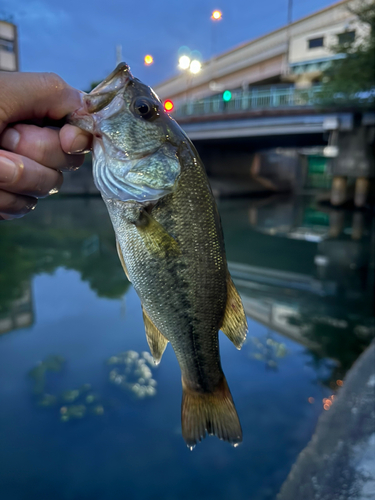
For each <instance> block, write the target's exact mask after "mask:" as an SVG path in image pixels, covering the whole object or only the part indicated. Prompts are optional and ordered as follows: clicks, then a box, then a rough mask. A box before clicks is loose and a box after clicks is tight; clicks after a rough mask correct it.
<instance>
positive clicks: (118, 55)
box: [116, 45, 122, 64]
mask: <svg viewBox="0 0 375 500" xmlns="http://www.w3.org/2000/svg"><path fill="white" fill-rule="evenodd" d="M120 62H122V45H116V64H120Z"/></svg>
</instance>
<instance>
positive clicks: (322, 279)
mask: <svg viewBox="0 0 375 500" xmlns="http://www.w3.org/2000/svg"><path fill="white" fill-rule="evenodd" d="M219 209H220V212H221V216H222V221H223V227H224V233H225V240H226V248H227V256H228V260H229V261H230V263H231V271H232V274H233V277H234V279H235V281H236V283H237V285H238V288H239V290H240V292H241V294H242V297H243V301H244V305H245V309H246V312H247V314H248V318H249V338H248V341H247V343H246V344H245V345H244V347H243V348H242V350H241V351H237V350H236V349H235V348H234V347H233V346H232V345H231V344H230V342H229V341H228V340H227V339H226V338H225V337H224V336H220V342H221V356H222V364H223V368H224V371H225V373H226V376H227V379H228V382H229V385H230V388H231V391H232V394H233V397H234V400H235V403H236V407H237V410H238V413H239V416H240V419H241V423H242V427H243V434H244V442H243V444H242V445H241V446H239V447H238V448H237V449H233V448H232V447H230V446H229V445H227V444H226V443H222V442H220V441H219V440H217V439H214V438H207V439H206V440H205V441H204V442H203V443H201V444H200V445H199V446H197V447H196V448H195V450H194V452H192V453H190V452H189V450H187V448H186V446H185V444H184V442H183V440H182V437H181V431H180V401H181V382H180V370H179V367H178V364H177V361H176V358H175V356H174V354H173V352H172V350H171V348H170V346H169V347H168V348H167V350H166V352H165V354H164V356H163V360H162V362H161V364H160V365H159V366H158V367H157V368H151V366H149V368H147V366H148V365H147V355H144V354H142V353H144V352H148V347H147V342H146V338H145V333H144V327H143V322H142V313H141V308H140V303H139V299H138V297H137V296H136V294H135V292H134V290H133V288H132V287H131V285H129V283H128V281H127V280H126V278H125V276H124V274H123V271H122V269H121V266H120V263H119V261H118V258H117V254H116V249H115V244H114V236H113V231H112V228H111V226H110V223H109V219H108V216H107V214H106V210H105V207H104V205H103V203H102V202H101V200H100V199H96V198H88V199H84V198H82V199H80V198H74V199H57V200H50V201H43V203H41V204H40V206H39V207H38V210H36V211H35V212H34V213H33V214H31V215H30V216H28V217H27V218H25V219H24V220H20V221H14V222H12V223H6V224H2V226H1V228H0V231H1V233H0V234H1V238H0V263H1V270H0V276H1V278H0V280H1V281H0V332H1V336H0V359H1V363H0V401H1V406H0V450H1V451H0V496H1V499H2V500H18V499H24V498H25V499H26V498H27V499H28V500H30V499H32V500H33V499H34V498H35V499H36V498H38V499H40V498H53V499H56V500H60V499H61V500H67V499H76V498H77V499H78V498H79V499H90V500H95V499H100V500H102V499H103V500H104V499H105V500H106V499H115V498H122V497H124V496H126V497H127V498H137V499H149V498H151V497H153V498H155V499H158V498H163V499H176V498H178V499H190V498H193V497H194V498H197V499H210V498H215V499H228V498H236V499H238V500H241V499H245V498H246V499H247V498H252V499H254V500H267V499H273V498H274V497H275V495H276V493H277V492H278V491H279V489H280V487H281V484H282V483H283V481H284V480H285V478H286V476H287V474H288V472H289V470H290V468H291V466H292V464H293V463H294V461H295V460H296V458H297V456H298V453H299V452H300V451H301V450H302V449H303V448H304V447H305V446H306V444H307V442H308V441H309V439H310V438H311V435H312V433H313V430H314V427H315V425H316V421H317V418H318V416H319V414H320V413H321V412H322V411H324V410H323V405H324V404H325V405H327V406H330V405H329V404H328V403H327V401H328V400H330V401H332V399H331V397H332V395H334V394H335V393H336V391H337V388H338V386H339V385H340V383H341V380H342V378H343V377H344V375H345V372H346V371H347V370H348V369H349V368H350V366H351V364H352V363H353V362H354V360H355V359H356V357H357V356H358V355H359V354H360V352H361V351H362V350H363V349H364V347H365V346H366V345H367V344H368V343H369V341H370V339H371V337H372V336H373V334H374V331H373V323H372V312H373V311H372V297H371V290H372V288H373V282H372V281H371V280H372V275H373V269H371V265H370V264H371V262H372V263H373V261H371V258H370V239H371V234H370V222H371V221H369V219H368V215H366V213H365V212H355V213H353V212H344V211H332V210H329V209H327V208H322V207H316V205H315V204H314V202H313V201H312V200H310V199H297V200H295V199H294V200H293V199H287V198H278V199H273V200H264V199H262V200H260V199H259V200H255V201H249V200H234V201H233V200H232V201H225V202H220V204H219ZM372 258H373V257H372ZM130 352H131V353H133V354H129V353H130ZM134 353H135V354H134ZM53 356H54V357H53ZM129 356H130V358H131V359H133V358H134V362H133V361H126V362H125V360H129V359H130V358H129ZM135 358H136V359H137V360H138V361H137V362H135ZM59 359H60V361H61V362H60V364H59V363H58V360H59ZM140 359H143V360H144V362H141V363H140V365H139V360H140ZM43 363H44V364H43ZM56 363H57V364H56ZM114 369H116V370H117V371H116V373H115V372H113V370H114ZM30 372H31V373H30ZM149 372H151V376H150V373H149ZM111 373H112V375H111ZM111 377H112V380H111ZM116 377H117V381H120V383H114V380H115V379H116ZM122 377H124V378H122ZM120 379H121V380H120ZM151 380H152V381H154V382H152V383H151ZM38 384H39V386H38ZM136 384H138V386H136ZM134 388H135V389H136V390H134ZM140 388H142V389H141V392H142V391H144V390H146V391H149V392H150V397H139V389H140ZM152 388H154V389H155V390H152ZM137 391H138V393H137ZM151 392H152V394H151ZM142 394H143V392H142ZM137 396H138V397H137ZM323 400H324V401H323ZM65 416H68V417H69V418H62V417H65Z"/></svg>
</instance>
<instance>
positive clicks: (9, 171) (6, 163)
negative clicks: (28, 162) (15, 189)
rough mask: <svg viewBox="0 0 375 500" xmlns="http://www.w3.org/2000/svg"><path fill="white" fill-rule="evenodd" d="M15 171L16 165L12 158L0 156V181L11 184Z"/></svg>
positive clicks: (15, 174)
mask: <svg viewBox="0 0 375 500" xmlns="http://www.w3.org/2000/svg"><path fill="white" fill-rule="evenodd" d="M17 172H18V167H17V165H16V164H15V163H14V162H13V161H12V160H10V159H9V158H6V157H5V156H0V182H2V183H4V184H12V182H13V181H14V179H15V178H16V176H17Z"/></svg>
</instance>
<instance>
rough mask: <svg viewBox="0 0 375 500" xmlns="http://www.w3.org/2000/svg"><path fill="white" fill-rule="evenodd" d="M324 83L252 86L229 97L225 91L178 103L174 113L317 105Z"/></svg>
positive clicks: (196, 114)
mask: <svg viewBox="0 0 375 500" xmlns="http://www.w3.org/2000/svg"><path fill="white" fill-rule="evenodd" d="M322 95H323V92H322V86H321V85H315V86H313V87H310V88H309V89H296V88H294V87H288V88H281V89H280V88H268V89H262V88H253V89H250V90H246V91H244V90H235V91H232V97H231V99H230V100H229V101H227V102H225V101H224V100H223V96H222V94H220V95H215V96H211V97H206V98H204V99H201V100H199V101H188V102H186V103H184V104H181V105H180V106H179V107H177V109H176V111H175V113H174V116H176V117H184V116H202V115H211V114H223V113H235V112H241V111H250V110H253V109H262V108H284V107H286V108H289V107H296V106H315V105H316V104H317V103H318V102H319V100H320V98H321V97H322Z"/></svg>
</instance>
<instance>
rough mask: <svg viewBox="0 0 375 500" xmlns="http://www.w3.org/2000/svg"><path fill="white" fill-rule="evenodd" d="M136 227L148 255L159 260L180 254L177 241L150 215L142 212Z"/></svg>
mask: <svg viewBox="0 0 375 500" xmlns="http://www.w3.org/2000/svg"><path fill="white" fill-rule="evenodd" d="M136 226H137V229H138V231H139V234H140V236H141V237H142V239H143V241H144V244H145V246H146V248H147V249H148V251H149V252H150V253H152V254H154V255H157V256H158V257H160V258H164V257H167V256H172V255H179V254H180V253H181V251H180V247H179V246H178V243H177V241H176V240H175V239H174V238H173V237H172V236H171V235H170V234H169V233H168V232H167V231H166V230H165V229H164V227H163V226H162V225H161V224H159V222H157V221H156V220H155V219H154V218H153V217H152V215H150V214H148V213H147V212H143V213H142V215H141V216H140V218H139V221H138V222H137V223H136Z"/></svg>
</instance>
